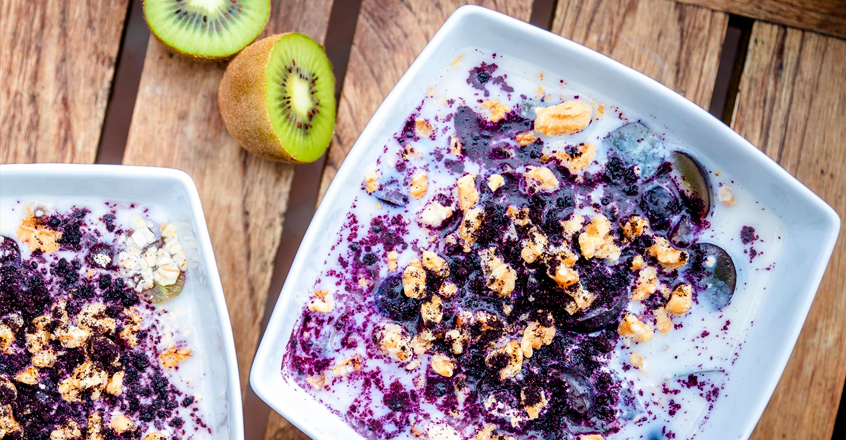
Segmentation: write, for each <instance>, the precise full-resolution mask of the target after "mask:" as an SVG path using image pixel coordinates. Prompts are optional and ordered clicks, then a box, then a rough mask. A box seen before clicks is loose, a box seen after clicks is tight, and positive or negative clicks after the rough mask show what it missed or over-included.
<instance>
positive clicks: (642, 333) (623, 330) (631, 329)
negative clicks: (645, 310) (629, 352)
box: [617, 313, 653, 342]
mask: <svg viewBox="0 0 846 440" xmlns="http://www.w3.org/2000/svg"><path fill="white" fill-rule="evenodd" d="M617 333H619V334H620V336H631V337H632V338H633V339H634V340H635V342H647V341H649V340H650V339H652V335H653V332H652V329H651V328H649V326H647V325H646V324H644V323H643V322H641V320H639V319H637V316H634V315H632V314H631V313H626V314H625V315H624V316H623V320H622V321H621V322H620V326H619V327H618V328H617Z"/></svg>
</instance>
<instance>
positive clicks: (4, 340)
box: [0, 323, 15, 354]
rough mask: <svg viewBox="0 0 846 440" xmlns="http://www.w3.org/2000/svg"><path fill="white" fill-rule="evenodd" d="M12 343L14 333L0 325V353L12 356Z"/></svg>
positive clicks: (7, 327) (4, 325)
mask: <svg viewBox="0 0 846 440" xmlns="http://www.w3.org/2000/svg"><path fill="white" fill-rule="evenodd" d="M13 342H15V333H14V332H13V331H12V329H11V328H9V326H7V325H6V324H2V323H0V352H2V353H6V354H12V349H11V348H12V343H13Z"/></svg>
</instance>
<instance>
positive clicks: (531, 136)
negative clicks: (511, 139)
mask: <svg viewBox="0 0 846 440" xmlns="http://www.w3.org/2000/svg"><path fill="white" fill-rule="evenodd" d="M516 140H517V143H518V144H520V146H521V147H525V146H526V145H529V144H532V143H534V142H535V140H537V138H536V137H535V133H534V132H533V131H525V132H523V133H517V136H516Z"/></svg>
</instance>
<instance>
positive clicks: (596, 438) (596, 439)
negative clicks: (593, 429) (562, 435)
mask: <svg viewBox="0 0 846 440" xmlns="http://www.w3.org/2000/svg"><path fill="white" fill-rule="evenodd" d="M579 440H605V438H603V437H602V436H601V435H599V434H590V435H582V436H581V437H579Z"/></svg>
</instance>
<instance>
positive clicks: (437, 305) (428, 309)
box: [420, 295, 444, 324]
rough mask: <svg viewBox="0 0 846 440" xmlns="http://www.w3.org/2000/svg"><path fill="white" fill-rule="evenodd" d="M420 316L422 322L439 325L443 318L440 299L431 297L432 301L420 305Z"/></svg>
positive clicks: (442, 304) (436, 296)
mask: <svg viewBox="0 0 846 440" xmlns="http://www.w3.org/2000/svg"><path fill="white" fill-rule="evenodd" d="M420 316H421V317H422V318H423V322H431V323H435V324H437V323H439V322H441V319H442V318H443V316H444V303H443V301H442V300H441V297H439V296H438V295H433V296H432V299H431V300H429V301H426V302H424V303H422V304H420Z"/></svg>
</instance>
